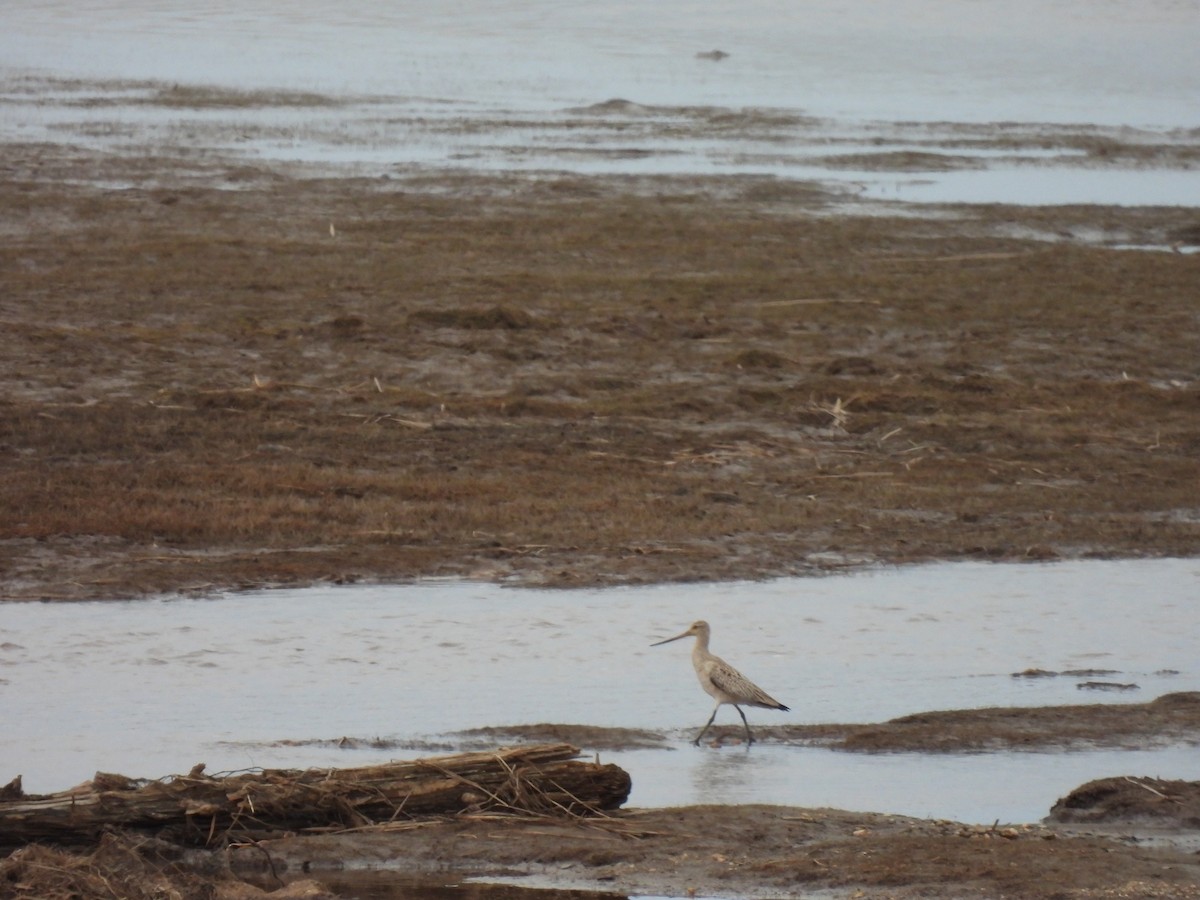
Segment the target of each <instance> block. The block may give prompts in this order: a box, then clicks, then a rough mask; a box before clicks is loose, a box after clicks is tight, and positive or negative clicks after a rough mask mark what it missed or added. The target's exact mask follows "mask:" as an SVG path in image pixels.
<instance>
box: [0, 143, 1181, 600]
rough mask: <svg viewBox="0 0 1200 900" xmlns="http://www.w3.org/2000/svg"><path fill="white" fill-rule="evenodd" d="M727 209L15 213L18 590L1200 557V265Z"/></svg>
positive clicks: (10, 274) (416, 204)
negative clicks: (874, 562)
mask: <svg viewBox="0 0 1200 900" xmlns="http://www.w3.org/2000/svg"><path fill="white" fill-rule="evenodd" d="M85 162H86V165H84V164H83V163H77V162H73V161H70V160H68V161H59V162H58V163H57V164H59V165H62V166H64V167H68V168H69V166H70V165H79V166H82V167H83V168H84V169H85V170H86V169H87V166H93V165H98V163H96V162H95V161H85ZM464 192H467V193H468V194H469V195H468V196H463V193H464ZM723 196H726V197H728V199H715V198H714V197H713V196H711V195H706V194H703V193H700V192H698V191H694V190H693V191H690V192H689V191H688V190H687V189H685V188H682V187H679V186H676V188H675V193H673V194H671V195H666V196H659V197H648V196H645V194H644V192H640V193H632V192H623V191H622V190H621V189H620V188H619V185H616V186H614V185H604V184H603V183H596V182H588V183H586V184H583V183H580V182H577V181H574V180H571V179H564V180H562V181H561V182H548V183H546V182H543V183H536V182H535V183H528V182H516V183H508V184H501V183H494V182H485V181H480V182H476V183H471V182H465V183H460V184H458V185H457V187H456V192H455V193H453V194H450V195H446V196H437V195H433V194H429V193H412V192H406V191H404V190H394V189H393V190H389V189H388V188H387V187H386V186H380V185H379V184H378V183H366V182H363V183H356V182H353V181H338V182H330V183H325V182H320V181H316V182H293V181H286V180H281V179H274V178H272V179H262V178H252V179H251V180H250V181H249V182H247V183H246V184H245V185H244V186H243V187H242V188H241V189H240V190H237V191H227V190H214V189H209V188H202V187H188V188H179V189H163V188H156V187H152V186H146V187H139V188H134V189H129V190H121V191H110V190H105V189H103V188H97V187H86V186H83V187H74V186H71V185H68V184H64V183H62V182H61V181H59V180H48V181H46V180H36V179H28V180H18V179H15V178H14V179H9V180H8V181H5V182H4V183H2V184H0V201H2V202H3V203H4V208H5V209H6V210H8V212H7V214H6V215H7V217H8V218H10V219H11V220H13V221H14V222H17V221H19V222H20V223H22V225H23V228H22V230H21V231H20V234H19V236H18V237H16V238H14V239H10V240H8V241H6V242H5V244H4V245H3V246H2V247H0V298H3V299H0V320H2V323H3V331H2V333H0V360H3V366H2V367H0V371H2V372H3V375H2V376H0V378H2V379H3V382H2V383H3V394H2V395H0V450H2V451H3V452H2V453H0V491H3V495H4V497H5V503H4V505H3V510H2V511H0V541H2V542H3V546H4V547H5V548H6V550H7V551H8V552H7V561H6V562H4V563H3V566H4V568H3V570H2V571H0V578H2V579H3V582H4V588H3V590H4V593H6V594H8V595H10V596H64V597H74V596H108V595H112V594H122V593H125V592H128V591H144V590H151V591H154V590H173V589H185V588H189V587H192V588H201V589H203V588H208V587H210V586H213V585H252V584H264V583H279V582H305V581H309V580H313V579H318V578H334V579H354V578H370V577H382V578H406V577H413V576H419V575H428V574H466V575H477V576H482V577H509V576H516V577H521V578H524V579H527V580H530V581H535V582H541V583H563V584H569V583H579V582H597V581H601V582H613V581H624V580H655V579H679V578H707V577H730V576H761V575H769V574H779V573H786V572H795V571H805V570H806V569H808V568H810V567H811V565H813V564H812V563H808V562H806V560H808V558H809V557H810V555H812V554H821V556H820V559H822V560H828V559H830V558H831V557H829V556H828V555H827V554H829V553H834V554H843V555H844V556H845V558H846V559H848V560H852V559H856V558H862V557H866V558H882V559H889V560H907V559H922V558H930V557H961V556H969V557H982V558H1026V557H1034V558H1046V557H1053V556H1056V555H1076V554H1099V555H1110V554H1124V555H1128V554H1133V555H1139V554H1147V553H1148V554H1162V553H1165V554H1194V553H1196V552H1197V549H1198V544H1200V533H1198V527H1197V523H1196V516H1195V515H1194V514H1193V513H1194V511H1195V510H1197V509H1200V480H1198V479H1197V476H1198V475H1200V471H1198V466H1197V462H1196V460H1197V458H1198V456H1197V454H1198V451H1200V424H1198V422H1200V419H1197V417H1196V415H1195V411H1196V408H1197V400H1198V394H1200V391H1198V389H1197V387H1196V378H1197V371H1196V359H1197V358H1200V357H1198V356H1197V354H1196V346H1195V334H1196V333H1197V324H1198V323H1197V321H1196V320H1197V315H1198V313H1197V310H1196V308H1195V304H1194V302H1193V299H1192V298H1194V293H1195V284H1196V281H1197V274H1198V272H1197V269H1198V267H1200V258H1197V257H1195V256H1184V255H1176V254H1150V253H1130V252H1116V251H1111V250H1104V249H1100V248H1087V247H1081V246H1073V245H1065V244H1064V245H1046V244H1039V243H1034V242H1031V241H1021V240H1015V239H1002V238H997V237H994V236H991V235H992V234H994V232H995V227H996V226H997V224H999V223H998V221H997V220H995V219H993V218H990V217H994V216H1004V217H1005V218H1009V217H1011V218H1016V219H1021V221H1024V219H1022V216H1026V215H1027V217H1028V220H1029V221H1028V222H1027V223H1026V224H1028V225H1029V227H1031V228H1039V229H1045V228H1048V227H1073V223H1078V222H1079V221H1080V220H1083V219H1086V216H1087V215H1088V214H1086V213H1085V212H1081V211H1078V210H1063V211H1059V212H1058V213H1056V214H1055V215H1057V216H1058V219H1056V220H1053V221H1051V220H1050V218H1049V217H1050V216H1051V213H1049V212H1047V211H1029V212H1028V213H1027V214H1025V213H1021V212H1019V211H1014V210H1004V211H986V210H985V211H983V212H979V213H976V214H975V215H976V216H977V218H976V219H968V220H967V221H966V222H961V221H959V222H950V223H946V222H939V221H936V220H933V221H918V220H909V219H895V220H891V219H886V218H851V217H846V218H837V217H822V218H814V217H813V216H811V215H809V214H808V212H807V210H806V209H805V208H804V207H803V205H801V204H802V200H801V199H798V198H795V197H791V198H789V195H788V194H787V192H782V193H781V194H779V195H776V196H772V197H771V198H770V199H766V198H765V195H764V187H763V185H762V183H761V182H759V181H753V182H752V183H751V182H747V183H745V184H740V183H732V184H730V185H726V186H725V190H724V191H723ZM781 198H782V199H781ZM1090 215H1093V216H1095V217H1099V218H1102V219H1104V222H1103V223H1102V224H1103V225H1104V226H1105V227H1114V224H1121V225H1122V227H1126V228H1129V229H1132V230H1135V231H1136V230H1138V229H1141V230H1147V229H1151V228H1152V227H1153V228H1159V229H1167V228H1175V229H1179V228H1185V227H1186V223H1185V222H1183V220H1182V218H1181V217H1180V216H1178V215H1175V216H1172V215H1171V214H1169V213H1163V214H1162V215H1161V216H1160V217H1159V219H1158V220H1155V221H1156V224H1155V223H1152V222H1151V221H1150V218H1149V217H1148V215H1147V213H1146V212H1145V211H1130V212H1128V213H1122V212H1121V211H1096V212H1093V213H1091V214H1090ZM330 222H333V223H335V224H336V229H335V233H334V234H333V235H331V233H330V229H329V223H330ZM1189 510H1190V511H1192V513H1189V512H1188V511H1189ZM97 541H101V543H102V545H103V547H104V549H103V552H97V551H95V549H94V548H95V547H96V546H97V544H96V542H97ZM85 545H86V546H85ZM266 551H270V552H266Z"/></svg>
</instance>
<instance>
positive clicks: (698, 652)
mask: <svg viewBox="0 0 1200 900" xmlns="http://www.w3.org/2000/svg"><path fill="white" fill-rule="evenodd" d="M711 633H712V632H711V629H710V628H709V627H708V623H707V622H693V623H692V627H691V628H689V629H688V630H687V631H685V632H684V633H683V634H677V635H675V637H673V638H667V639H666V640H665V641H658V642H656V643H653V644H651V645H650V646H651V647H658V646H660V645H662V644H669V643H671V641H677V640H679V639H680V638H685V637H694V638H695V639H696V643H695V645H694V646H693V647H692V665H693V666H694V667H695V669H696V677H697V678H699V679H700V687H702V688H704V690H705V691H707V692H708V693H709V694H710V695H711V696H712V697H714V698H715V699H716V701H717V705H716V706H714V707H713V711H712V715H711V716H709V717H708V721H707V722H705V723H704V727H703V728H701V729H700V733H699V734H698V735H696V739H695V740H694V741H692V743H693V744H695V745H696V746H697V747H699V746H700V738H702V737H704V733H705V732H706V731H708V728H709V726H710V725H712V723H713V719H715V718H716V717H717V710H718V709H720V708H721V704H723V703H728V704H730V705H731V706H732V707H733V708H734V709H736V710H737V711H738V715H739V716H741V717H742V724H743V725H745V726H746V743H747V744H753V743H754V735H752V734H751V733H750V723H749V722H747V721H746V714H745V713H744V712H742V704H744V705H746V706H760V707H762V708H763V709H782V710H783V711H784V712H787V711H788V708H787V707H786V706H784V705H783V704H782V703H780V702H779V701H778V700H776V699H775V698H774V697H772V696H771V695H770V694H768V693H767V692H766V691H764V690H763V689H762V688H760V687H759V686H758V685H756V684H755V683H754V682H752V681H751V680H750V679H749V678H747V677H746V676H745V675H743V674H742V673H741V672H739V671H738V670H737V669H735V668H734V667H733V666H731V665H730V664H729V663H727V662H725V660H723V659H721V657H719V656H713V654H711V653H709V652H708V638H709V635H710V634H711Z"/></svg>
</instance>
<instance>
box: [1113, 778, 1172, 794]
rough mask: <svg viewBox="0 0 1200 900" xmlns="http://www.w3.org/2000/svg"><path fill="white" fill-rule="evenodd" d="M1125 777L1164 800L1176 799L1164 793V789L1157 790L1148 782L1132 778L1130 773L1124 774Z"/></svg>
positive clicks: (1135, 785)
mask: <svg viewBox="0 0 1200 900" xmlns="http://www.w3.org/2000/svg"><path fill="white" fill-rule="evenodd" d="M1124 778H1125V780H1126V781H1128V782H1129V783H1130V784H1132V785H1133V786H1134V787H1140V788H1141V789H1142V790H1144V791H1149V792H1150V793H1151V794H1154V796H1156V797H1161V798H1162V799H1164V800H1174V799H1175V798H1174V797H1171V796H1170V795H1169V794H1164V793H1163V792H1162V791H1156V790H1155V789H1154V788H1152V787H1150V785H1148V784H1143V783H1142V782H1140V781H1138V780H1137V779H1135V778H1130V777H1129V776H1128V775H1126V776H1124Z"/></svg>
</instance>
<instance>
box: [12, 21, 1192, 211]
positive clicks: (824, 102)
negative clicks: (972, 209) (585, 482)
mask: <svg viewBox="0 0 1200 900" xmlns="http://www.w3.org/2000/svg"><path fill="white" fill-rule="evenodd" d="M1198 41H1200V0H1101V2H1087V3H1081V2H1078V0H893V2H888V3H879V2H874V0H850V2H847V0H811V2H805V3H792V4H786V3H778V2H774V0H738V2H736V3H735V2H731V0H715V2H710V3H704V4H695V3H689V2H685V0H661V2H655V3H634V2H632V0H602V2H588V3H584V2H562V0H519V2H518V0H509V2H503V0H496V2H493V0H412V2H405V3H383V2H379V0H347V2H343V3H338V4H329V3H318V2H316V0H291V2H288V3H278V2H274V0H236V2H235V0H195V2H188V3H162V2H154V0H6V2H5V3H4V4H3V6H2V7H0V81H3V80H4V79H8V80H9V84H10V90H9V91H8V92H7V93H6V92H5V91H3V90H0V139H3V140H9V141H13V140H21V141H24V142H29V143H36V142H40V141H58V142H79V143H84V144H91V145H93V146H98V147H100V148H101V149H104V150H111V151H115V152H125V153H134V154H146V153H155V152H158V151H159V150H161V149H162V148H171V147H180V146H183V147H187V148H189V150H190V151H192V152H202V151H205V150H209V151H215V152H220V153H222V154H233V155H236V156H241V157H245V158H249V159H259V160H264V161H270V162H279V161H284V162H290V163H298V164H307V165H314V166H317V167H319V168H321V170H322V171H330V170H333V171H338V172H347V173H353V174H367V175H378V174H400V175H404V174H407V173H409V172H411V171H413V170H414V169H416V170H444V169H451V170H468V171H524V172H530V173H538V172H562V171H566V172H575V173H580V174H615V175H647V174H649V175H661V174H670V175H679V174H682V175H694V174H701V175H707V174H716V175H768V176H776V177H780V178H788V179H798V180H815V181H820V182H824V183H828V184H832V185H835V186H839V187H842V188H848V189H849V190H850V191H851V192H852V193H853V194H857V195H858V196H862V197H868V198H872V199H875V200H879V199H886V200H895V201H902V202H908V203H941V202H969V203H1022V204H1059V203H1103V204H1120V205H1142V206H1151V205H1168V206H1200V169H1198V168H1196V167H1195V166H1194V165H1189V164H1187V163H1186V161H1185V162H1182V163H1180V162H1173V163H1170V164H1166V165H1163V166H1162V167H1161V168H1154V166H1157V165H1158V164H1157V163H1156V164H1152V166H1151V168H1152V170H1150V171H1147V170H1146V166H1145V164H1144V163H1143V162H1139V161H1136V160H1135V161H1132V162H1130V163H1128V164H1122V163H1119V162H1118V163H1116V164H1108V163H1105V164H1103V165H1100V164H1098V162H1097V160H1095V159H1088V160H1080V159H1072V155H1073V153H1074V151H1073V150H1072V149H1071V147H1070V146H1068V145H1067V144H1061V145H1060V141H1061V140H1062V137H1061V136H1062V135H1064V134H1068V135H1069V132H1070V127H1074V126H1073V125H1072V124H1071V123H1077V124H1082V125H1084V126H1086V127H1087V128H1088V129H1093V130H1096V131H1097V134H1098V135H1100V136H1101V137H1111V138H1113V139H1115V140H1120V141H1131V140H1132V141H1149V142H1157V143H1165V144H1171V143H1173V142H1180V141H1183V142H1187V143H1194V142H1195V140H1196V129H1197V127H1198V126H1200V112H1198V109H1200V106H1198V104H1197V98H1200V53H1197V52H1196V50H1195V48H1196V46H1197V42H1198ZM715 49H719V50H721V51H723V52H725V53H727V54H729V55H728V56H727V57H726V58H724V59H722V60H720V61H713V60H712V59H708V58H700V57H699V56H698V54H703V53H706V52H708V51H712V50H715ZM24 75H37V76H39V77H52V78H55V79H63V78H67V79H70V78H84V79H99V80H104V81H111V80H113V79H118V80H120V79H150V80H154V81H157V82H164V83H168V84H183V85H214V86H219V87H224V88H232V89H236V90H240V91H270V90H276V89H283V90H289V91H315V92H319V93H320V94H322V95H326V96H328V97H333V98H338V100H339V103H338V105H336V106H334V107H305V108H300V109H295V108H285V109H280V108H277V107H274V106H270V105H267V106H253V105H252V106H250V107H249V108H247V109H243V110H238V109H230V108H223V107H221V105H220V104H218V105H217V107H216V108H210V109H204V108H201V109H190V108H186V107H183V106H181V107H170V106H168V107H165V108H164V107H162V106H155V107H151V108H149V109H148V108H147V107H146V106H145V105H144V104H140V103H138V102H136V101H137V99H138V98H137V97H136V96H135V95H136V91H134V92H132V93H130V91H128V90H126V91H125V93H126V95H127V96H125V97H124V100H123V101H122V98H121V96H120V94H121V89H120V87H119V86H114V85H113V84H111V83H110V84H109V86H108V88H107V89H106V90H105V91H103V92H101V93H100V94H96V92H95V91H90V92H89V91H86V90H82V89H81V88H79V86H78V85H77V86H76V88H75V89H74V93H73V94H72V95H71V96H66V97H60V98H59V99H58V101H55V100H54V99H53V98H48V97H46V96H42V97H41V98H36V99H33V100H32V101H31V99H30V98H29V97H28V96H26V95H23V94H21V92H20V90H19V89H17V90H16V91H15V92H14V91H13V90H11V85H12V84H14V83H17V82H14V81H13V80H14V79H19V78H20V77H21V76H24ZM81 91H82V94H81ZM613 98H623V99H625V100H627V101H630V102H631V103H632V104H635V106H633V107H628V108H623V109H619V110H610V111H609V112H607V113H606V114H604V115H603V116H597V117H594V118H593V122H594V123H595V127H589V126H588V125H587V123H582V124H581V123H580V122H579V120H578V118H579V117H578V115H577V114H574V113H573V112H572V111H575V110H580V109H587V108H589V107H594V106H595V105H596V104H602V103H605V102H606V101H609V100H611V99H613ZM714 109H715V110H723V109H728V110H734V111H743V110H758V111H763V110H770V111H772V114H773V115H776V116H777V115H778V114H786V115H788V116H792V117H802V121H799V122H798V123H794V124H793V125H791V126H783V125H779V124H778V123H777V124H776V126H774V127H765V128H764V127H758V126H755V127H741V126H738V127H736V128H732V127H730V124H729V123H728V122H725V123H714V122H712V121H708V120H706V121H701V122H699V123H696V122H690V123H689V122H686V121H681V120H683V119H687V118H689V117H695V115H696V113H697V111H706V110H707V111H710V112H711V111H712V110H714ZM701 118H704V117H703V116H701ZM870 123H889V124H888V127H886V128H880V127H877V126H874V125H871V124H870ZM899 123H910V127H908V129H907V130H905V129H903V128H901V127H900V125H899ZM911 123H916V124H917V125H920V126H922V127H925V128H928V129H932V130H931V131H930V132H929V133H925V134H921V135H919V137H920V140H919V142H918V148H917V149H924V150H925V151H926V152H934V153H937V152H939V148H940V147H942V146H954V147H955V152H957V153H959V154H961V155H962V157H963V158H964V159H965V160H966V161H967V162H968V163H969V164H970V165H969V167H968V168H967V170H965V171H950V172H945V171H939V170H938V168H937V167H934V168H933V169H932V170H931V171H928V172H920V173H918V174H916V175H913V174H911V173H905V174H900V175H897V174H894V173H889V172H887V171H882V172H881V171H879V170H877V169H871V170H868V171H864V172H856V171H850V170H847V169H845V168H844V167H842V166H832V167H830V166H826V165H823V164H817V165H814V164H813V159H812V158H813V156H814V155H815V154H819V153H825V152H847V151H849V150H850V149H851V147H852V145H853V144H855V143H858V142H861V141H863V140H864V139H867V140H869V141H870V142H871V143H870V146H871V147H872V148H873V149H874V151H875V152H876V153H879V154H884V153H894V152H902V151H903V150H904V149H905V148H906V147H911V145H912V136H913V133H912V130H911ZM946 123H953V124H955V125H979V124H980V123H1026V125H1038V123H1041V126H1040V127H1044V128H1047V129H1050V131H1049V132H1048V133H1047V135H1046V136H1045V137H1044V139H1043V138H1038V137H1037V136H1036V135H1034V136H1033V138H1032V139H1031V140H1029V139H1028V138H1029V135H1028V134H1026V135H1025V138H1026V140H1025V142H1024V143H1020V142H1018V144H1015V145H1013V149H1012V150H1011V152H1010V154H1009V155H1008V156H1007V157H1005V158H1000V159H996V160H989V159H988V153H989V152H990V151H989V148H988V147H985V146H973V145H972V142H970V141H968V142H967V143H966V144H964V143H962V142H961V141H960V142H958V143H954V142H953V139H954V137H955V136H954V134H953V133H952V131H953V129H949V130H948V129H947V127H946ZM1068 126H1069V127H1068ZM1064 127H1066V128H1067V131H1064V130H1063V129H1064ZM864 129H866V130H864ZM958 137H959V138H962V137H963V135H959V136H958ZM946 141H951V144H949V145H948V144H946ZM1046 151H1048V152H1049V153H1050V154H1051V158H1049V159H1045V158H1042V157H1041V156H1040V154H1042V153H1044V152H1046ZM1031 162H1039V163H1041V164H1042V165H1041V167H1040V168H1039V167H1036V166H1032V165H1030V163H1031Z"/></svg>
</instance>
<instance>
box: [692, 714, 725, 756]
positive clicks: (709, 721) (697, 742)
mask: <svg viewBox="0 0 1200 900" xmlns="http://www.w3.org/2000/svg"><path fill="white" fill-rule="evenodd" d="M720 708H721V704H720V703H718V704H717V705H716V706H714V707H713V714H712V715H711V716H709V717H708V721H707V722H705V723H704V727H703V728H701V729H700V733H699V734H698V735H696V739H695V740H694V741H692V743H693V744H695V745H696V746H697V747H699V746H700V738H702V737H704V732H706V731H708V728H709V726H710V725H712V723H713V719H715V718H716V717H717V710H718V709H720Z"/></svg>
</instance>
